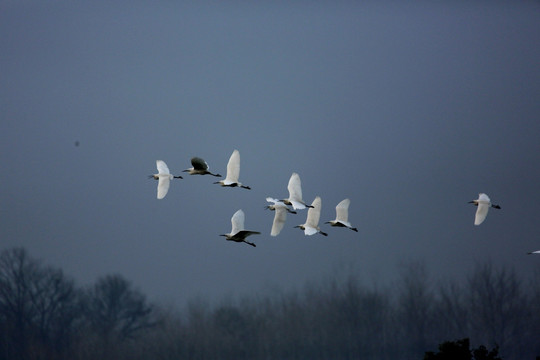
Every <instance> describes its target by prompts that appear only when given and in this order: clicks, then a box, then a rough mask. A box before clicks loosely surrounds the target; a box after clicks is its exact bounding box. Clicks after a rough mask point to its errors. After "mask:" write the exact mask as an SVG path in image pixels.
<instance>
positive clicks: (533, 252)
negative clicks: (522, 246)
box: [527, 250, 540, 255]
mask: <svg viewBox="0 0 540 360" xmlns="http://www.w3.org/2000/svg"><path fill="white" fill-rule="evenodd" d="M527 254H529V255H532V254H540V250H536V251H531V252H528V253H527Z"/></svg>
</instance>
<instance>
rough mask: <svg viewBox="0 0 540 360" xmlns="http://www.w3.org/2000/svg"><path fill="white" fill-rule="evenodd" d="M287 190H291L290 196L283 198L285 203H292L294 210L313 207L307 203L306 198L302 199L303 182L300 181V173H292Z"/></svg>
mask: <svg viewBox="0 0 540 360" xmlns="http://www.w3.org/2000/svg"><path fill="white" fill-rule="evenodd" d="M287 190H289V198H288V199H283V200H281V201H283V202H284V203H285V204H287V205H292V207H293V209H294V210H302V209H305V208H306V207H308V208H311V207H312V206H311V205H306V203H305V202H304V200H302V182H301V181H300V175H298V174H297V173H295V172H293V173H292V175H291V178H290V179H289V184H288V185H287Z"/></svg>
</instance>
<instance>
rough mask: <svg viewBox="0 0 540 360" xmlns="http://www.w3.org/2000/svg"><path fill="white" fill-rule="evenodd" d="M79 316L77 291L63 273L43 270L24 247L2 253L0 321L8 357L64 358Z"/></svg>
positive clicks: (0, 257) (0, 262) (48, 268)
mask: <svg viewBox="0 0 540 360" xmlns="http://www.w3.org/2000/svg"><path fill="white" fill-rule="evenodd" d="M77 317H78V296H77V290H76V289H75V286H74V283H73V281H72V280H70V279H67V278H66V277H65V276H64V275H63V273H62V271H61V270H59V269H55V268H52V267H43V266H42V265H41V264H40V263H39V262H38V261H37V260H34V259H32V258H30V257H29V256H28V254H27V252H26V250H24V249H22V248H14V249H10V250H4V251H2V253H1V254H0V319H1V321H2V323H3V326H4V328H5V329H6V330H7V334H8V335H6V338H4V339H5V340H7V341H6V342H5V344H4V349H3V350H4V353H6V354H9V356H8V357H10V356H11V355H12V356H13V357H14V358H20V359H30V358H62V356H63V354H64V353H65V352H66V351H67V349H68V347H69V345H70V341H71V339H72V335H73V330H74V329H73V327H74V324H75V323H76V320H77Z"/></svg>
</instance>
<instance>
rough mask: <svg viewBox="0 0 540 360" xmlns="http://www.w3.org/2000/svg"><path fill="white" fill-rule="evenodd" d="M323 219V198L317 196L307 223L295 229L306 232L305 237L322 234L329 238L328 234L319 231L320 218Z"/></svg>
mask: <svg viewBox="0 0 540 360" xmlns="http://www.w3.org/2000/svg"><path fill="white" fill-rule="evenodd" d="M320 217H321V198H320V197H319V196H317V197H316V198H315V200H313V202H312V203H311V207H310V209H308V213H307V219H306V223H305V224H302V225H297V226H295V228H300V229H302V230H304V235H313V234H316V233H320V234H322V235H324V236H328V234H327V233H325V232H322V231H321V229H319V218H320Z"/></svg>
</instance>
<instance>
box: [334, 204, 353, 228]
mask: <svg viewBox="0 0 540 360" xmlns="http://www.w3.org/2000/svg"><path fill="white" fill-rule="evenodd" d="M350 203H351V200H349V199H345V200H342V201H341V202H340V203H339V204H337V206H336V220H337V221H341V222H343V223H347V222H348V221H349V205H350Z"/></svg>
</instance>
